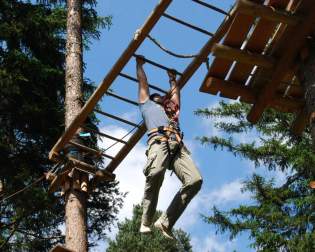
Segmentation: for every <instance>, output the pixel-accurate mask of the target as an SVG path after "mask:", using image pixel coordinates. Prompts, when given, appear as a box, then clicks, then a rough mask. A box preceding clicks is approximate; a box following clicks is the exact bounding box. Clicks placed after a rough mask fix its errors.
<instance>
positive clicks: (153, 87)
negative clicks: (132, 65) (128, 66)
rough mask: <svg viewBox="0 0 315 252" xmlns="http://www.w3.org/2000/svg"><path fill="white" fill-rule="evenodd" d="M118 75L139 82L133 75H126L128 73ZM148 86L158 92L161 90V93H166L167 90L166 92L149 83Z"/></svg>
mask: <svg viewBox="0 0 315 252" xmlns="http://www.w3.org/2000/svg"><path fill="white" fill-rule="evenodd" d="M119 75H120V76H121V77H124V78H126V79H128V80H132V81H134V82H139V81H138V80H137V79H136V78H134V77H132V76H130V75H128V74H125V73H120V74H119ZM149 87H150V88H152V89H154V90H156V91H159V92H161V93H164V94H167V92H166V91H165V90H163V89H161V88H159V87H157V86H155V85H151V84H149Z"/></svg>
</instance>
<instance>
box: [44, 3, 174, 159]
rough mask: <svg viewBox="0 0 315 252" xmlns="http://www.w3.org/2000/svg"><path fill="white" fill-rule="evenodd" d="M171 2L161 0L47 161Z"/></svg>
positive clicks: (83, 116)
mask: <svg viewBox="0 0 315 252" xmlns="http://www.w3.org/2000/svg"><path fill="white" fill-rule="evenodd" d="M171 2H172V0H161V1H160V2H159V3H158V5H157V6H156V7H155V9H154V10H153V12H152V13H151V14H150V16H149V17H148V19H147V20H146V22H145V23H144V25H143V26H142V27H141V29H139V30H138V32H137V33H136V34H135V36H134V38H133V40H132V41H131V42H130V44H129V45H128V47H127V48H126V50H125V51H124V52H123V53H122V55H121V56H120V58H119V59H118V60H117V62H116V63H115V65H114V66H113V67H112V69H111V70H110V71H109V73H108V74H107V75H106V77H105V78H104V80H103V81H102V83H101V85H100V86H99V87H98V88H97V89H96V90H95V91H94V93H93V94H92V95H91V97H90V98H89V100H88V101H87V102H86V104H85V105H84V107H83V108H82V109H81V112H80V114H78V116H76V117H75V118H74V120H73V121H72V122H71V124H70V125H69V127H68V128H67V129H66V130H65V132H64V133H63V135H62V136H61V137H60V138H59V140H58V141H57V143H56V144H55V145H54V146H53V148H52V149H51V151H50V153H49V159H56V156H58V155H59V151H60V150H61V149H62V148H63V147H64V146H65V144H66V143H67V142H69V140H70V139H72V137H73V136H74V134H75V133H76V131H77V130H78V128H79V127H80V125H82V123H83V122H84V120H86V118H87V116H88V115H89V114H90V113H91V112H92V111H93V109H94V107H95V105H96V103H97V102H98V101H99V100H100V99H101V98H102V96H103V95H104V94H105V92H106V91H107V89H108V88H109V87H110V85H111V84H112V83H113V81H114V80H115V79H116V77H117V76H118V74H119V73H120V72H121V70H122V69H123V68H124V66H125V65H126V64H127V63H128V61H129V60H130V58H131V57H132V55H133V54H134V53H135V52H136V50H137V49H138V47H139V46H140V45H141V43H142V42H143V40H144V39H145V38H146V36H147V35H148V34H149V33H150V31H151V30H152V28H153V27H154V25H155V24H156V23H157V21H158V20H159V19H160V17H161V15H162V14H163V13H164V11H165V10H166V9H167V7H168V6H169V4H170V3H171Z"/></svg>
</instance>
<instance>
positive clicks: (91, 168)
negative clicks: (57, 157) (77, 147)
mask: <svg viewBox="0 0 315 252" xmlns="http://www.w3.org/2000/svg"><path fill="white" fill-rule="evenodd" d="M68 160H69V161H70V162H71V163H72V164H73V166H74V168H75V167H78V168H80V169H82V170H84V171H87V172H90V173H95V172H96V171H97V168H96V167H95V166H94V165H90V164H87V163H85V162H83V161H80V160H78V159H76V158H73V157H68Z"/></svg>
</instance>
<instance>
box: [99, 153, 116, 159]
mask: <svg viewBox="0 0 315 252" xmlns="http://www.w3.org/2000/svg"><path fill="white" fill-rule="evenodd" d="M102 156H103V157H106V158H109V159H111V160H113V159H114V157H112V156H110V155H107V154H105V153H104V152H102Z"/></svg>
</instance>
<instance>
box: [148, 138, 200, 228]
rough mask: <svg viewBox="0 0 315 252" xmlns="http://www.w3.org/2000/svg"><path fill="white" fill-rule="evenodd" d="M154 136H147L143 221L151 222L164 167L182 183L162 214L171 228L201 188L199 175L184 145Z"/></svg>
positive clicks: (165, 222) (165, 223)
mask: <svg viewBox="0 0 315 252" xmlns="http://www.w3.org/2000/svg"><path fill="white" fill-rule="evenodd" d="M157 139H158V137H153V138H152V139H150V141H149V142H148V149H147V152H146V155H147V157H148V160H147V163H146V165H145V167H144V169H143V173H144V175H145V176H146V181H145V187H144V197H143V202H142V204H143V215H142V223H143V224H144V225H146V226H149V225H151V224H152V220H153V217H154V214H155V211H156V206H157V202H158V196H159V191H160V188H161V185H162V182H163V179H164V174H165V171H166V169H171V170H172V171H174V173H175V174H176V176H177V177H178V179H179V180H180V181H181V182H182V187H181V188H180V190H179V191H178V192H177V194H176V195H175V197H174V199H173V200H172V202H171V204H170V206H169V207H168V209H167V210H166V212H165V213H163V215H162V217H161V219H162V224H163V225H164V226H165V227H166V228H168V229H171V228H172V227H173V226H174V224H175V222H176V221H177V220H178V218H179V217H180V216H181V214H182V213H183V211H184V210H185V208H186V206H187V205H188V203H189V202H190V201H191V199H192V198H193V197H194V196H195V195H196V194H197V192H198V191H199V190H200V188H201V184H202V177H201V175H200V173H199V171H198V168H197V167H196V166H195V164H194V162H193V161H192V159H191V157H190V153H189V151H188V150H187V148H186V146H185V145H180V144H179V143H177V142H176V141H168V142H160V141H157Z"/></svg>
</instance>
